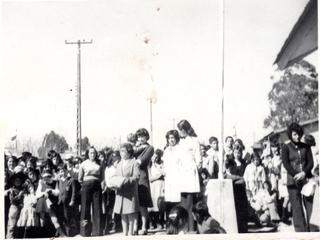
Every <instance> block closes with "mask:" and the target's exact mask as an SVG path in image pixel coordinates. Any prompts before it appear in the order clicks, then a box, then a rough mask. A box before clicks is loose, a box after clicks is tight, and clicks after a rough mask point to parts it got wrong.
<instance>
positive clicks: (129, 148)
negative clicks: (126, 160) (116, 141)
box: [120, 143, 134, 158]
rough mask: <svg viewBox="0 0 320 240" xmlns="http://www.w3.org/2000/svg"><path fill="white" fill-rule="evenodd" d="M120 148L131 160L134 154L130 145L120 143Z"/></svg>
mask: <svg viewBox="0 0 320 240" xmlns="http://www.w3.org/2000/svg"><path fill="white" fill-rule="evenodd" d="M120 148H125V149H126V150H127V152H128V154H129V157H130V158H132V157H133V154H134V150H133V147H132V144H130V143H122V144H121V145H120Z"/></svg>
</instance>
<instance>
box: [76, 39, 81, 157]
mask: <svg viewBox="0 0 320 240" xmlns="http://www.w3.org/2000/svg"><path fill="white" fill-rule="evenodd" d="M77 88H78V89H77V153H78V156H81V44H80V41H78V84H77Z"/></svg>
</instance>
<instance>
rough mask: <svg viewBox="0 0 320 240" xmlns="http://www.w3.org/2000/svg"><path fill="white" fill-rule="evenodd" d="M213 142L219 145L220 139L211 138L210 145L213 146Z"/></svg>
mask: <svg viewBox="0 0 320 240" xmlns="http://www.w3.org/2000/svg"><path fill="white" fill-rule="evenodd" d="M213 142H216V143H219V140H218V138H216V137H210V138H209V143H210V144H211V143H213Z"/></svg>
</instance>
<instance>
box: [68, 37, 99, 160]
mask: <svg viewBox="0 0 320 240" xmlns="http://www.w3.org/2000/svg"><path fill="white" fill-rule="evenodd" d="M92 42H93V41H92V40H91V41H90V42H88V41H85V40H78V41H76V42H69V41H67V40H65V44H77V45H78V61H77V70H78V71H77V91H76V96H77V144H76V148H77V154H78V156H81V151H82V149H81V130H82V128H81V44H92Z"/></svg>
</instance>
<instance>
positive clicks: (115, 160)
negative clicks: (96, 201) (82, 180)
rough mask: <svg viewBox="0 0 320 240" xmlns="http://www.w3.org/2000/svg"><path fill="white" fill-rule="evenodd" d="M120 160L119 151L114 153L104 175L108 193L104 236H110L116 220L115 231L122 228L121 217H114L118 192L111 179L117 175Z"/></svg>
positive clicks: (116, 215) (115, 215)
mask: <svg viewBox="0 0 320 240" xmlns="http://www.w3.org/2000/svg"><path fill="white" fill-rule="evenodd" d="M120 159H121V156H120V152H119V151H114V152H112V153H111V154H110V156H109V159H108V165H107V167H106V169H105V173H104V177H105V183H106V187H105V189H104V191H105V192H106V195H107V199H106V203H105V211H106V221H105V227H104V234H108V233H109V232H110V230H111V227H112V219H114V225H113V227H114V228H115V230H116V231H117V230H119V229H120V228H121V226H120V225H121V223H120V225H119V221H117V220H118V219H119V217H118V216H119V215H118V214H116V213H114V217H112V214H113V207H114V203H115V197H116V192H115V189H114V188H113V186H112V184H111V183H112V180H111V179H112V177H113V176H114V175H115V173H116V169H117V166H118V164H119V161H120Z"/></svg>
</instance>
